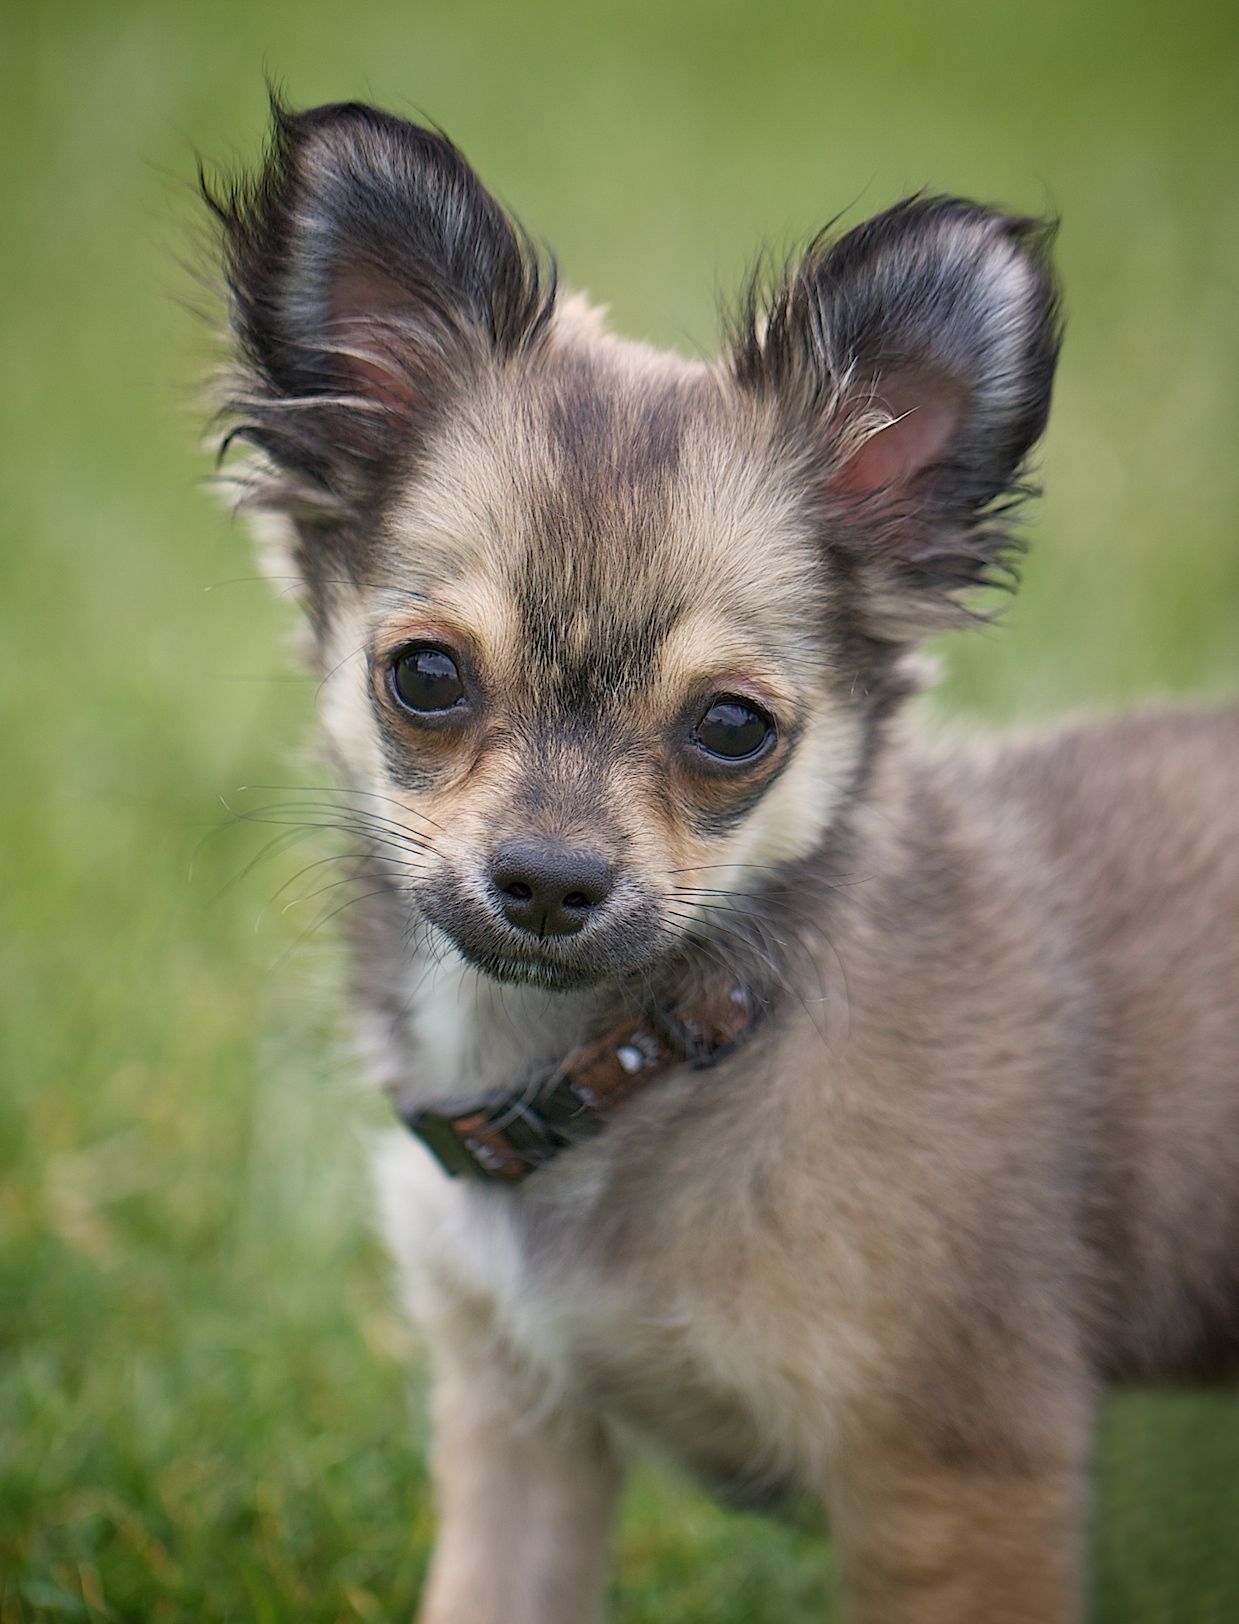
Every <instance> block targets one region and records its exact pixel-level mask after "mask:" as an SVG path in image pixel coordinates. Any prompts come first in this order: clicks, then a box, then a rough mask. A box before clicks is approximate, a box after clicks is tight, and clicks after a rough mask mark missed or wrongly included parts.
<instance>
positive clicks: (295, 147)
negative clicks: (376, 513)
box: [203, 102, 554, 512]
mask: <svg viewBox="0 0 1239 1624" xmlns="http://www.w3.org/2000/svg"><path fill="white" fill-rule="evenodd" d="M272 112H273V128H272V134H271V139H270V143H269V147H268V151H267V155H266V160H265V162H264V164H263V167H262V169H261V170H260V172H259V173H258V174H257V175H256V176H255V177H253V178H250V179H242V180H239V181H233V182H231V183H224V184H215V183H212V182H210V181H208V180H205V179H204V180H203V193H204V196H205V197H206V200H207V202H208V204H209V205H210V207H211V209H212V210H213V212H214V214H215V216H216V218H217V219H218V221H219V223H220V226H221V228H222V241H223V261H224V271H225V275H226V278H227V284H228V294H229V308H230V314H231V318H232V326H233V331H234V335H235V339H236V346H237V351H238V356H239V361H240V367H239V371H238V373H237V375H236V376H235V378H234V379H233V381H232V386H231V388H230V391H229V398H228V401H227V403H226V406H225V422H226V423H227V425H228V427H229V429H230V437H231V438H234V439H235V438H238V437H239V438H242V439H247V440H249V441H251V442H252V443H255V444H256V445H257V446H258V447H259V448H260V450H261V451H262V453H264V458H263V468H264V469H265V474H264V475H262V476H261V477H260V478H259V480H258V485H257V489H258V495H259V498H260V500H261V501H263V502H265V503H266V504H267V505H271V506H276V507H284V508H286V509H287V510H289V511H293V512H297V511H299V510H301V509H304V508H307V507H308V508H309V509H312V510H313V509H318V510H320V511H324V512H325V511H329V510H330V509H331V508H332V506H333V504H334V505H335V506H337V507H338V506H340V505H341V504H343V505H345V506H346V507H353V506H356V504H358V503H359V502H364V500H365V497H366V493H367V491H368V490H372V489H374V488H375V485H374V481H375V479H376V477H381V475H382V473H383V472H384V471H385V470H386V469H387V468H388V467H389V466H390V464H391V462H392V459H393V458H397V457H401V456H413V455H415V454H416V451H417V449H418V446H419V444H420V443H421V441H422V439H423V438H424V436H425V435H426V433H427V432H428V431H429V428H430V425H431V422H432V420H433V419H434V417H435V415H436V413H437V412H438V411H439V410H440V409H441V408H442V406H443V405H444V403H445V400H446V399H447V398H448V396H449V395H450V394H451V392H452V391H453V390H454V389H458V388H461V387H464V386H466V383H467V379H468V377H469V375H470V370H471V368H472V367H474V366H476V365H477V364H478V363H479V362H482V361H484V360H485V359H486V357H488V356H490V357H495V356H497V357H501V358H502V357H504V356H509V355H511V354H513V353H515V352H516V351H518V350H519V349H521V348H522V347H524V346H528V345H530V344H532V343H534V342H535V341H536V339H537V336H538V334H539V333H540V332H541V331H542V329H543V328H544V326H545V324H546V321H547V319H548V317H549V315H550V313H551V309H552V306H553V301H554V277H553V274H552V275H551V276H550V277H549V278H548V277H546V276H544V275H543V274H541V273H540V269H539V264H538V259H537V255H536V254H535V253H534V252H533V251H532V250H531V247H530V244H529V242H528V240H527V238H526V237H525V236H524V234H523V233H522V232H521V230H520V228H519V227H518V226H517V225H516V224H515V223H514V222H513V221H512V220H511V219H509V217H508V216H507V215H506V214H505V213H504V211H503V210H502V209H501V208H500V206H499V205H498V204H497V203H496V202H495V200H494V198H492V197H491V196H490V195H489V193H487V192H486V190H485V189H484V188H483V186H482V185H481V183H480V182H479V180H478V178H477V176H476V175H475V174H474V173H473V171H472V170H471V169H470V167H469V166H468V164H467V163H466V162H465V161H464V159H463V158H462V157H461V155H460V154H459V153H458V152H457V150H456V149H455V147H453V146H452V144H451V143H450V142H449V141H447V140H446V139H445V138H444V137H443V136H442V135H440V134H438V133H437V132H435V131H433V130H428V129H423V128H421V127H420V126H418V125H415V124H410V123H407V122H405V121H404V120H403V119H398V118H393V117H390V116H389V115H387V114H385V113H380V112H378V111H377V110H376V109H374V108H371V107H366V106H362V105H359V104H356V103H348V104H340V105H334V106H327V107H317V108H314V109H312V110H311V111H309V112H305V113H292V112H290V111H288V110H287V109H286V108H284V107H282V106H281V105H280V104H279V103H278V102H273V108H272Z"/></svg>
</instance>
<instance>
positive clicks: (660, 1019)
mask: <svg viewBox="0 0 1239 1624" xmlns="http://www.w3.org/2000/svg"><path fill="white" fill-rule="evenodd" d="M760 1014H761V1006H760V1004H759V1003H758V1001H757V999H756V998H755V996H754V995H753V993H752V992H750V991H749V989H748V988H747V987H744V986H741V985H739V984H738V983H732V984H730V985H727V986H724V987H722V988H716V989H715V990H714V991H713V992H712V993H709V994H707V995H706V996H704V997H703V998H701V999H700V1000H698V1002H697V1003H695V1004H692V1005H689V1006H688V1007H687V1008H684V1009H678V1010H677V1011H676V1012H675V1013H674V1014H672V1013H671V1012H670V1011H668V1010H665V1009H661V1008H659V1007H657V1006H651V1007H649V1008H647V1009H646V1010H644V1011H643V1012H642V1014H641V1015H639V1016H637V1017H636V1018H635V1019H632V1020H629V1021H627V1022H624V1023H623V1024H622V1025H619V1026H615V1027H612V1028H611V1029H610V1030H609V1031H607V1032H606V1033H604V1034H603V1036H602V1037H600V1038H596V1039H594V1040H593V1041H592V1042H591V1043H586V1044H582V1045H581V1047H580V1048H577V1049H573V1050H572V1051H571V1053H570V1054H568V1055H567V1056H566V1058H565V1059H564V1060H563V1061H562V1062H561V1063H560V1064H559V1065H557V1066H555V1067H554V1068H553V1069H552V1070H550V1071H549V1072H546V1073H544V1074H542V1075H541V1076H540V1077H535V1078H534V1079H533V1080H532V1081H530V1082H529V1083H527V1085H526V1086H524V1087H522V1088H519V1089H514V1090H513V1091H512V1092H510V1093H507V1094H499V1095H492V1096H490V1097H489V1098H488V1099H486V1100H484V1101H482V1102H480V1103H479V1104H476V1105H472V1106H468V1107H466V1108H465V1109H464V1110H463V1111H458V1112H454V1113H452V1114H450V1115H449V1114H445V1113H443V1112H439V1111H407V1112H406V1111H401V1113H400V1115H401V1117H402V1119H403V1121H404V1123H405V1125H406V1126H407V1127H408V1128H409V1130H410V1131H411V1132H412V1133H414V1134H416V1136H417V1137H418V1138H419V1139H420V1140H421V1141H422V1143H423V1144H424V1145H426V1146H427V1147H428V1148H429V1149H430V1150H431V1151H432V1152H433V1154H434V1155H435V1156H436V1157H437V1159H438V1161H439V1163H440V1165H441V1166H442V1167H443V1169H444V1171H445V1172H447V1173H449V1174H451V1175H452V1177H453V1178H455V1177H457V1176H458V1175H460V1174H466V1175H468V1176H471V1177H474V1178H487V1179H495V1180H498V1181H499V1182H501V1183H505V1184H517V1183H519V1182H520V1180H521V1179H523V1178H525V1177H527V1176H528V1175H529V1174H530V1173H533V1172H535V1171H536V1170H537V1169H538V1168H539V1167H544V1166H545V1165H546V1163H547V1162H549V1161H552V1160H553V1159H554V1158H555V1157H556V1156H558V1155H559V1153H560V1151H563V1150H567V1149H569V1147H570V1146H572V1145H576V1144H580V1143H582V1142H583V1141H584V1140H587V1139H592V1138H594V1136H595V1135H596V1134H598V1133H600V1132H601V1131H602V1129H603V1128H604V1127H605V1126H606V1122H607V1119H608V1118H609V1116H610V1115H611V1112H612V1111H613V1110H614V1109H615V1108H616V1107H617V1106H619V1105H622V1104H623V1103H624V1101H625V1100H628V1099H630V1098H631V1097H632V1096H633V1095H634V1094H636V1093H639V1092H640V1090H641V1089H643V1088H645V1087H646V1085H647V1084H649V1083H652V1082H653V1081H654V1080H655V1078H658V1077H661V1076H663V1075H664V1073H666V1072H668V1071H670V1070H671V1069H672V1068H673V1067H675V1066H680V1065H688V1066H690V1067H692V1068H693V1069H694V1070H704V1069H705V1068H706V1067H708V1066H713V1065H716V1064H717V1063H718V1062H719V1061H720V1060H722V1059H723V1058H724V1056H726V1055H728V1054H730V1053H731V1051H732V1050H733V1049H734V1048H735V1047H736V1045H737V1044H739V1043H740V1042H741V1041H742V1040H743V1039H744V1038H746V1037H747V1036H748V1034H749V1033H750V1032H751V1031H752V1029H753V1027H754V1026H755V1025H756V1024H757V1022H758V1020H759V1018H760Z"/></svg>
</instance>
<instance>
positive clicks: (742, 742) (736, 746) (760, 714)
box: [693, 698, 774, 761]
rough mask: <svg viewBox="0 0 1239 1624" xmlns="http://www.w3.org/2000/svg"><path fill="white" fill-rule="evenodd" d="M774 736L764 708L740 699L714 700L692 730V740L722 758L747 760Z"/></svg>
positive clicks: (710, 753) (711, 753)
mask: <svg viewBox="0 0 1239 1624" xmlns="http://www.w3.org/2000/svg"><path fill="white" fill-rule="evenodd" d="M773 738H774V723H773V722H772V721H771V720H770V718H769V717H768V716H767V715H766V713H765V711H761V710H758V709H757V707H756V705H750V704H749V703H748V701H747V700H744V699H731V698H724V699H716V700H715V701H714V703H713V704H712V705H711V706H710V708H709V710H708V711H707V712H706V713H705V715H704V716H703V717H702V718H701V720H700V721H699V722H698V723H697V726H696V727H695V728H694V730H693V742H694V744H696V745H698V746H700V748H701V749H702V750H704V751H705V752H706V753H707V754H708V755H711V756H718V757H719V758H720V759H721V760H723V761H748V760H750V759H751V758H752V757H753V756H756V755H758V754H760V752H761V751H762V750H764V749H765V748H766V746H767V745H768V744H769V743H770V741H771V740H772V739H773Z"/></svg>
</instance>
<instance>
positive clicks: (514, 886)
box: [503, 880, 533, 902]
mask: <svg viewBox="0 0 1239 1624" xmlns="http://www.w3.org/2000/svg"><path fill="white" fill-rule="evenodd" d="M503 894H504V896H505V897H511V898H512V901H513V902H528V901H529V900H530V899H531V898H532V896H533V892H532V891H531V890H530V889H529V887H528V886H527V885H526V884H525V882H524V880H509V882H508V883H507V885H505V886H504V887H503Z"/></svg>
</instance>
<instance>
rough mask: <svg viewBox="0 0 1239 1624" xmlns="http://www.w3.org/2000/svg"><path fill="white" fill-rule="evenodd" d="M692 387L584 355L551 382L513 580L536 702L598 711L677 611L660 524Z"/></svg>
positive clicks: (637, 670) (633, 678) (676, 589)
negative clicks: (619, 373)
mask: <svg viewBox="0 0 1239 1624" xmlns="http://www.w3.org/2000/svg"><path fill="white" fill-rule="evenodd" d="M690 393H691V392H690V390H689V389H688V387H687V386H685V385H683V384H679V383H670V382H662V381H659V382H657V383H653V384H649V385H643V386H641V387H640V388H638V387H637V386H635V385H634V383H633V382H632V381H631V380H629V379H627V378H623V377H620V378H618V379H616V378H613V377H611V376H610V375H609V374H608V373H607V372H606V371H604V370H600V369H599V368H597V367H596V366H595V365H594V364H593V363H592V362H591V361H589V360H588V359H587V358H584V357H581V358H573V359H572V361H571V362H569V363H567V364H565V365H564V366H563V367H562V368H561V369H557V371H556V373H555V374H554V377H553V379H552V380H551V383H550V389H549V393H548V394H547V396H546V400H545V406H544V411H545V432H546V450H547V458H546V463H545V469H544V473H543V475H542V478H541V481H540V485H539V488H538V489H537V490H536V491H535V493H534V494H533V500H532V502H531V506H530V512H529V519H528V526H529V528H528V533H527V536H526V540H525V546H524V549H523V551H522V553H521V554H520V557H519V561H518V563H517V565H516V570H515V579H514V582H513V586H514V592H515V597H516V602H517V606H518V612H519V614H520V617H521V621H522V625H523V629H524V638H525V647H526V650H527V652H528V655H529V658H530V660H531V662H532V664H533V666H534V670H533V671H531V680H532V681H534V682H537V683H539V684H540V690H541V691H540V693H539V701H540V704H546V705H550V706H554V705H556V704H557V703H558V705H559V706H560V707H562V708H564V709H566V710H568V711H570V712H580V711H582V710H596V709H597V708H599V707H600V706H605V704H606V703H607V701H608V700H609V699H611V698H613V697H614V696H615V695H616V694H617V693H621V692H624V691H626V690H630V689H632V688H634V687H639V686H640V685H641V684H642V683H643V682H644V681H646V680H647V678H648V677H649V676H650V675H651V674H652V671H653V667H654V662H655V659H656V656H657V651H658V648H659V645H660V644H661V642H662V641H663V639H664V638H665V637H666V636H667V634H668V632H670V630H671V629H672V627H673V626H674V625H675V624H676V622H677V620H678V619H679V618H680V616H681V615H682V614H683V612H684V608H685V602H684V594H685V588H684V584H683V583H682V582H681V581H679V580H677V579H676V576H675V568H674V563H673V562H672V560H673V547H671V546H669V545H668V542H669V541H672V540H673V538H669V536H668V532H667V525H668V512H669V505H670V504H669V496H670V490H671V481H672V480H673V479H674V477H675V474H676V471H677V468H678V465H679V457H680V447H681V441H682V437H683V429H684V423H685V417H686V412H687V410H688V409H689V404H690Z"/></svg>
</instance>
